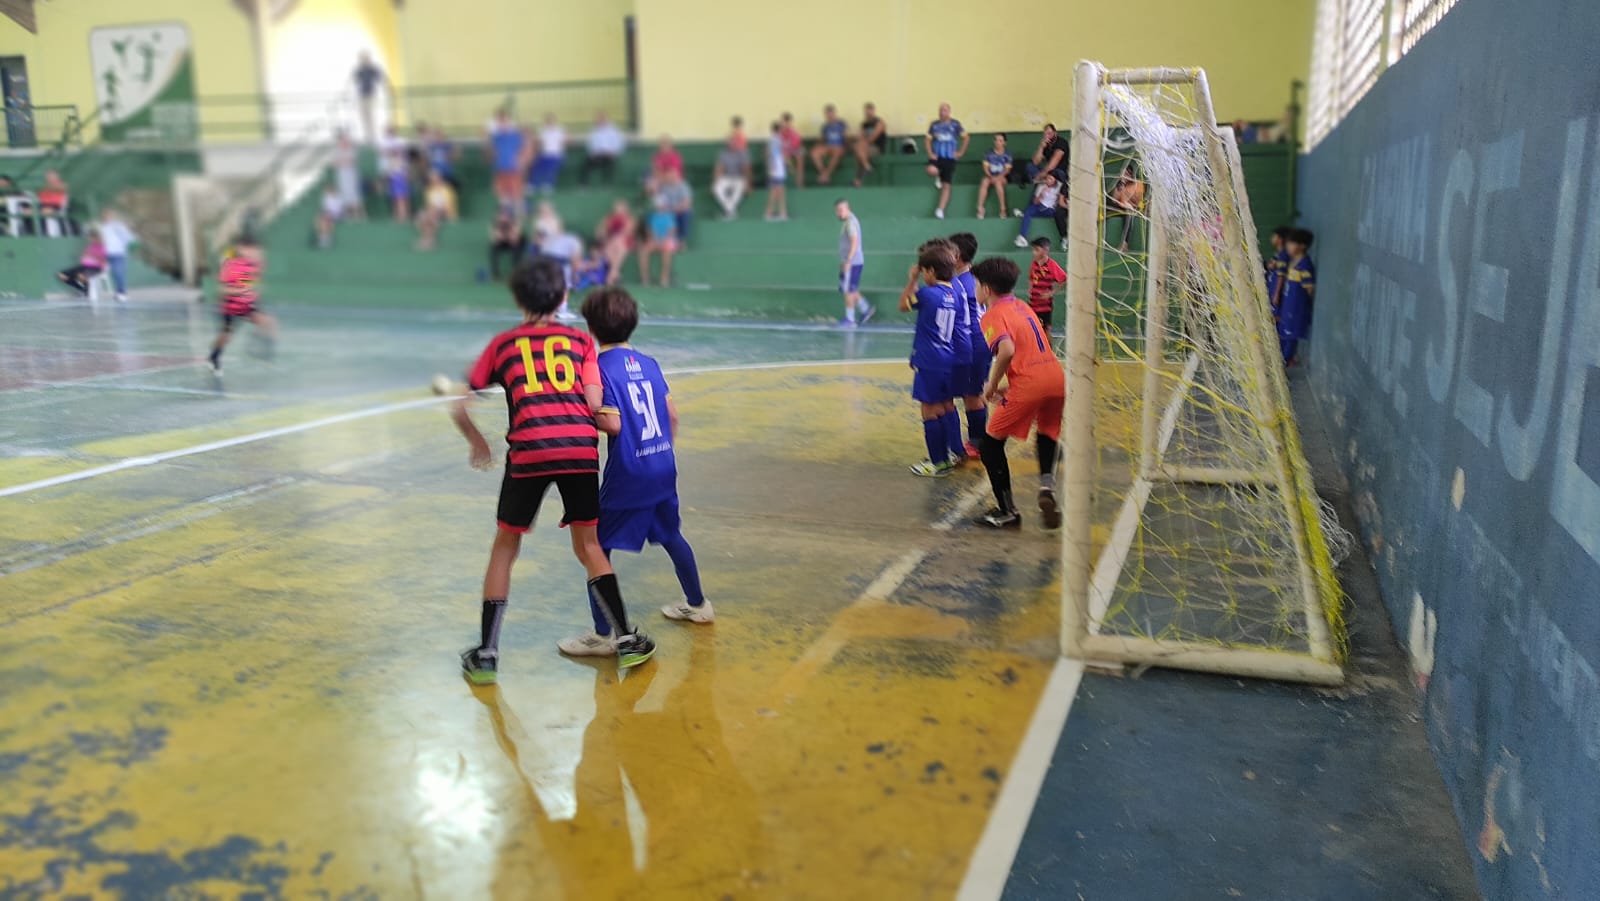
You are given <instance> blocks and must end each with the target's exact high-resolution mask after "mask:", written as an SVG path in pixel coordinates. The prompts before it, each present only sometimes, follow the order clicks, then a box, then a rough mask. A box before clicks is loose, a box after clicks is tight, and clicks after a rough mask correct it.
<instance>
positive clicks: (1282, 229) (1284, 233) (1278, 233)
mask: <svg viewBox="0 0 1600 901" xmlns="http://www.w3.org/2000/svg"><path fill="white" fill-rule="evenodd" d="M1292 234H1294V229H1292V228H1290V227H1289V226H1287V225H1280V226H1278V227H1277V228H1275V229H1273V230H1272V235H1273V237H1275V238H1278V239H1279V240H1282V241H1287V240H1289V236H1290V235H1292Z"/></svg>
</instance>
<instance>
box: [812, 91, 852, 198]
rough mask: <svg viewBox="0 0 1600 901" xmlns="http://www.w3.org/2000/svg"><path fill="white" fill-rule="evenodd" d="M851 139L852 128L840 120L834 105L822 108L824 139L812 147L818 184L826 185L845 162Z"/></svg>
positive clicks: (813, 163)
mask: <svg viewBox="0 0 1600 901" xmlns="http://www.w3.org/2000/svg"><path fill="white" fill-rule="evenodd" d="M849 137H850V126H849V125H847V124H846V123H845V121H844V120H843V119H841V118H839V110H838V109H836V108H835V107H834V105H833V104H831V103H830V104H828V105H827V106H825V107H823V108H822V137H821V139H820V140H818V141H817V143H815V144H812V145H811V165H813V166H816V167H817V184H819V185H825V184H827V183H828V181H829V180H830V179H832V178H833V172H834V170H835V169H838V168H839V164H840V163H842V162H844V148H845V145H846V144H847V143H848V141H849Z"/></svg>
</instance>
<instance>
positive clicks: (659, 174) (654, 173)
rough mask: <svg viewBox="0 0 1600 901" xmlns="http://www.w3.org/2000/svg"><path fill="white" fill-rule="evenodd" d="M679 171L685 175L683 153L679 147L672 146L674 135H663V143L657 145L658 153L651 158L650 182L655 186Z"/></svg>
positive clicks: (680, 174)
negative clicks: (679, 150)
mask: <svg viewBox="0 0 1600 901" xmlns="http://www.w3.org/2000/svg"><path fill="white" fill-rule="evenodd" d="M672 173H677V174H678V177H680V178H681V177H683V154H681V153H679V152H678V148H676V147H674V146H672V137H671V136H670V135H662V136H661V143H660V144H659V145H657V147H656V155H655V156H653V157H651V158H650V183H651V186H652V189H654V187H655V186H659V185H662V184H665V183H666V181H667V176H668V175H670V174H672Z"/></svg>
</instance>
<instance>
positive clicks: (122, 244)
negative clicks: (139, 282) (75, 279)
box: [100, 207, 139, 301]
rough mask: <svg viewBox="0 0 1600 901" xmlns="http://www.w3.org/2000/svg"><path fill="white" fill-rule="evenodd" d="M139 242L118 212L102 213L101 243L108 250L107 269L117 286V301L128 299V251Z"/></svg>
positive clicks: (105, 210) (106, 209) (106, 211)
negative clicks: (118, 215)
mask: <svg viewBox="0 0 1600 901" xmlns="http://www.w3.org/2000/svg"><path fill="white" fill-rule="evenodd" d="M138 240H139V237H138V236H137V235H135V234H134V233H133V230H132V229H130V228H128V226H126V225H124V224H123V223H122V220H121V219H118V218H117V211H116V210H113V209H112V208H110V207H106V208H105V209H104V210H102V211H101V212H100V242H101V243H102V244H103V245H105V248H106V268H107V269H109V270H111V283H112V284H113V285H115V286H116V291H117V300H119V301H124V300H127V299H128V249H129V248H130V247H132V246H133V244H134V243H135V242H136V241H138Z"/></svg>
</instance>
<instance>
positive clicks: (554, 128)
mask: <svg viewBox="0 0 1600 901" xmlns="http://www.w3.org/2000/svg"><path fill="white" fill-rule="evenodd" d="M566 158H567V130H566V129H565V128H562V127H561V122H560V121H559V120H557V119H556V116H555V113H545V114H544V125H542V126H540V128H539V155H538V157H537V158H536V159H535V160H534V161H533V171H532V172H531V173H529V176H528V186H529V187H531V188H532V189H533V190H535V191H538V192H539V193H541V194H550V193H551V192H553V191H554V190H555V189H556V180H557V179H559V178H560V177H561V164H562V163H563V162H564V161H565V160H566Z"/></svg>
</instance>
